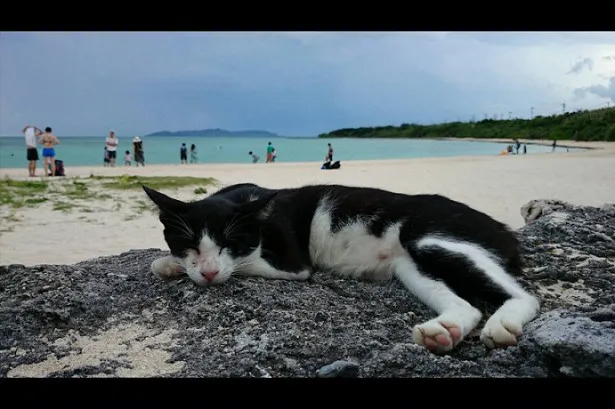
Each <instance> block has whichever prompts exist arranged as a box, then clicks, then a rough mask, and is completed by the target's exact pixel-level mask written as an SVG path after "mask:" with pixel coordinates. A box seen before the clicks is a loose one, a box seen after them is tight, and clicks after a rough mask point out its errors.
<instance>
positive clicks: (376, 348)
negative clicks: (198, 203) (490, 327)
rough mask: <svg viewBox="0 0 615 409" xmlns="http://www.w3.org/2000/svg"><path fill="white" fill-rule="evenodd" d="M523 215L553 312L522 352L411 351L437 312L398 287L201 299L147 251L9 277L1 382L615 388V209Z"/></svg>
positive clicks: (219, 290) (313, 288) (543, 208)
mask: <svg viewBox="0 0 615 409" xmlns="http://www.w3.org/2000/svg"><path fill="white" fill-rule="evenodd" d="M523 212H525V214H527V215H530V214H531V215H532V216H531V217H528V218H527V220H528V224H527V225H526V226H524V227H523V228H522V229H520V231H519V234H520V238H521V240H522V243H523V248H524V251H525V257H526V262H527V268H526V271H525V273H524V276H523V277H522V278H521V282H522V284H523V285H524V286H526V287H527V288H529V289H531V290H532V291H534V292H535V293H537V294H539V295H540V298H541V302H542V314H541V315H540V316H539V317H538V318H537V319H536V320H534V321H533V322H531V323H530V324H528V325H527V327H526V329H525V333H524V335H523V336H522V337H521V340H520V342H519V344H518V345H517V346H515V347H511V348H508V349H505V350H493V351H489V350H487V349H486V348H485V346H484V345H483V344H482V343H481V342H480V340H479V339H478V332H477V333H476V334H473V335H471V336H470V337H469V338H468V339H467V341H465V342H463V343H462V344H461V345H459V346H458V348H457V349H456V350H454V351H453V352H452V353H450V354H448V355H445V356H437V355H434V354H431V353H430V352H428V351H427V350H425V349H424V348H421V347H419V346H417V345H415V344H413V342H412V332H411V329H412V326H413V325H415V324H417V323H419V322H422V321H424V320H426V319H429V318H432V317H434V313H433V312H432V311H430V310H429V309H427V308H426V307H425V306H424V305H422V304H421V303H420V302H419V301H417V300H416V299H414V298H413V297H412V296H411V295H410V294H409V293H408V292H407V291H406V290H405V289H404V288H403V287H402V286H401V285H400V284H399V283H398V282H397V281H392V282H390V283H387V284H374V283H368V282H357V281H353V280H345V279H341V278H338V277H331V276H327V275H325V274H316V275H315V276H314V277H313V279H312V280H311V281H310V282H303V283H299V282H289V281H270V280H263V279H257V278H233V279H231V280H230V281H229V282H227V283H225V284H224V285H222V286H218V287H211V288H199V287H196V286H195V285H194V284H192V282H190V281H189V280H188V279H187V278H182V279H179V280H174V281H166V282H163V281H159V280H157V279H155V278H154V277H153V276H152V274H151V273H150V272H149V265H150V263H151V262H152V261H153V260H154V259H155V258H157V257H160V256H162V255H165V254H167V252H165V251H161V250H158V249H146V250H132V251H129V252H127V253H123V254H120V255H117V256H112V257H101V258H97V259H93V260H88V261H85V262H82V263H78V264H75V265H70V266H64V265H61V266H58V265H42V266H36V267H24V266H21V265H9V266H0V376H2V377H24V376H25V377H118V376H119V377H149V376H156V377H193V376H199V377H200V376H221V377H229V376H238V377H288V376H292V377H316V376H359V377H571V376H574V377H588V376H592V377H594V376H601V377H614V376H615V207H614V206H612V205H608V206H604V207H602V208H593V207H575V206H571V205H568V204H566V203H561V202H555V201H533V202H531V204H528V205H527V206H524V209H522V213H523ZM483 322H484V321H483ZM481 324H482V323H481ZM479 328H480V327H479ZM336 374H337V375H336Z"/></svg>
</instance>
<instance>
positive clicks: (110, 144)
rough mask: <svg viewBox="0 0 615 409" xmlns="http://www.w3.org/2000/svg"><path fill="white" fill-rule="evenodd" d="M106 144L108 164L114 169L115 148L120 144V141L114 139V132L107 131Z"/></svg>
mask: <svg viewBox="0 0 615 409" xmlns="http://www.w3.org/2000/svg"><path fill="white" fill-rule="evenodd" d="M106 144H107V152H109V164H110V165H111V166H112V167H114V166H115V158H116V157H117V146H118V145H119V144H120V141H119V140H118V139H117V138H116V137H115V132H114V131H113V130H111V131H109V136H108V137H107V140H106Z"/></svg>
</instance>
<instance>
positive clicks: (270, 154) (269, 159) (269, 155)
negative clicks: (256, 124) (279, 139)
mask: <svg viewBox="0 0 615 409" xmlns="http://www.w3.org/2000/svg"><path fill="white" fill-rule="evenodd" d="M274 150H275V148H274V146H273V145H272V144H271V142H269V143H268V144H267V159H266V160H265V162H266V163H270V162H273V151H274Z"/></svg>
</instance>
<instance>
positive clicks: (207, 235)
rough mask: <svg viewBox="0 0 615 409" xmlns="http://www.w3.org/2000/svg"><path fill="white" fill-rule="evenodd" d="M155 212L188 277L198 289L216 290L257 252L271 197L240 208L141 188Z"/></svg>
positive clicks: (216, 200)
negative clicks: (212, 287)
mask: <svg viewBox="0 0 615 409" xmlns="http://www.w3.org/2000/svg"><path fill="white" fill-rule="evenodd" d="M143 190H145V193H147V195H148V196H149V198H150V199H151V200H152V201H153V202H154V203H155V204H156V206H157V207H158V209H159V210H160V214H159V218H160V222H161V223H162V224H163V226H164V239H165V241H166V243H167V245H168V246H169V249H170V251H171V254H172V255H173V256H175V257H176V258H178V259H180V260H181V261H182V263H183V265H184V268H185V269H186V273H187V274H188V277H190V279H191V280H192V281H194V282H195V283H196V284H198V285H200V286H206V285H211V284H220V283H223V282H225V281H226V280H228V279H229V278H230V277H231V275H232V274H233V272H235V271H237V270H238V269H239V268H240V267H241V266H242V265H247V264H248V263H250V262H251V260H250V257H251V256H252V255H253V253H254V251H255V250H256V249H257V248H258V247H259V246H260V242H261V226H262V223H263V220H264V217H265V215H266V212H265V210H266V208H267V205H268V204H269V203H270V201H271V199H273V196H274V194H267V195H265V196H261V197H260V198H257V199H256V200H252V201H249V202H245V203H237V202H232V201H230V200H228V199H227V198H225V197H224V196H223V195H221V196H217V195H214V196H211V197H208V198H206V199H203V200H199V201H196V202H183V201H181V200H177V199H173V198H171V197H169V196H167V195H165V194H163V193H161V192H158V191H156V190H154V189H151V188H148V187H147V186H143Z"/></svg>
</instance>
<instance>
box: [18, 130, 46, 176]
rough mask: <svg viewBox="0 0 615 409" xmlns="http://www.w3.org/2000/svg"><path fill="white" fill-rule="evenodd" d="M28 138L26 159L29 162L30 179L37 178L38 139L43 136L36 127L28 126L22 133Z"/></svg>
mask: <svg viewBox="0 0 615 409" xmlns="http://www.w3.org/2000/svg"><path fill="white" fill-rule="evenodd" d="M21 132H22V133H23V134H24V136H25V137H26V159H27V160H28V173H29V174H30V177H34V176H36V161H37V160H38V149H37V148H36V138H37V137H39V136H41V135H42V134H43V131H41V130H40V129H39V128H37V127H36V126H32V125H26V126H25V127H24V128H23V130H22V131H21Z"/></svg>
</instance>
